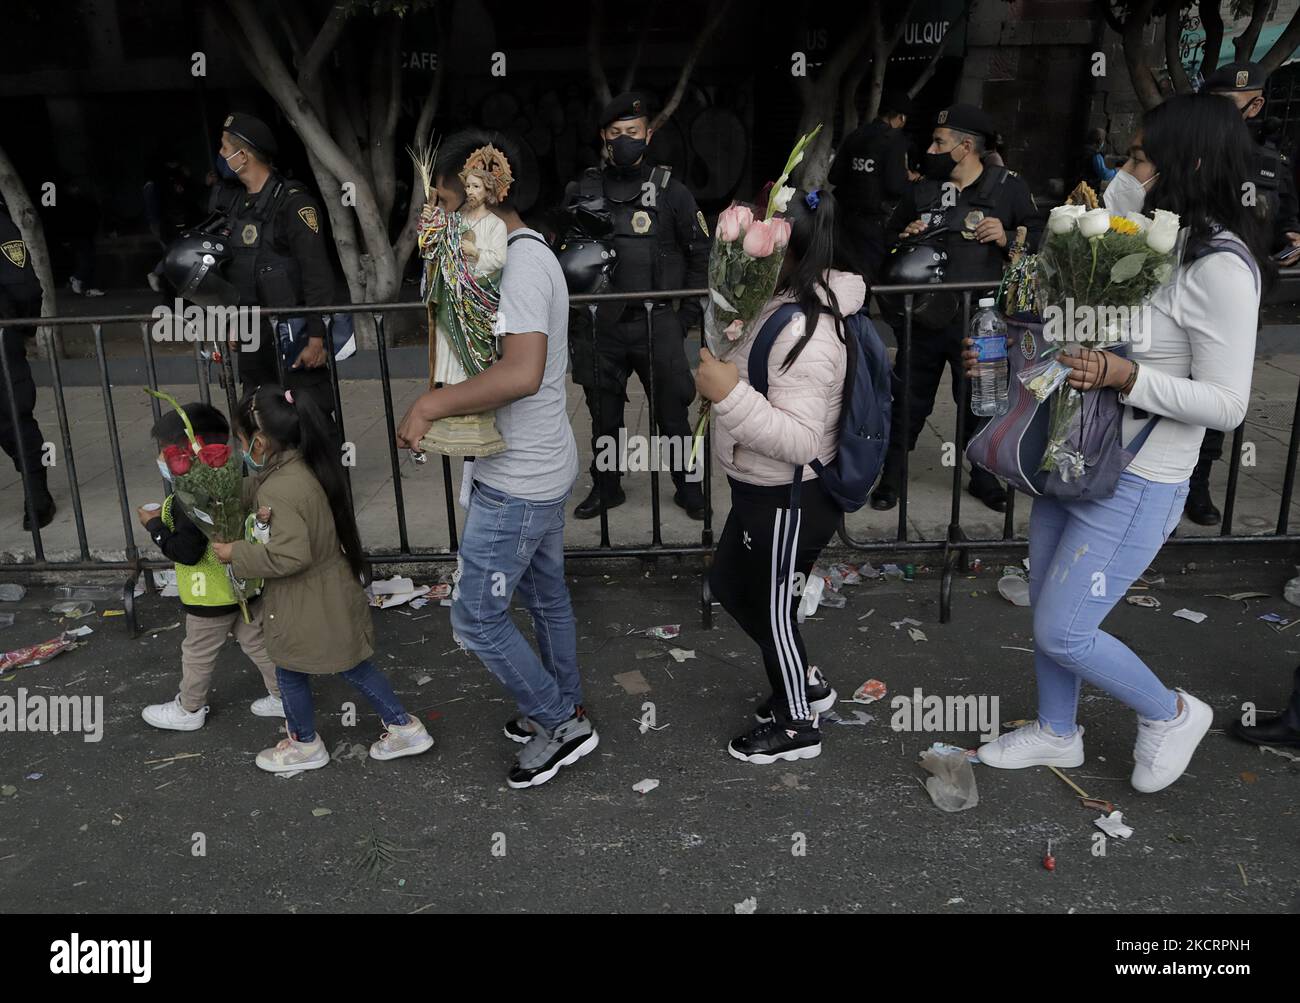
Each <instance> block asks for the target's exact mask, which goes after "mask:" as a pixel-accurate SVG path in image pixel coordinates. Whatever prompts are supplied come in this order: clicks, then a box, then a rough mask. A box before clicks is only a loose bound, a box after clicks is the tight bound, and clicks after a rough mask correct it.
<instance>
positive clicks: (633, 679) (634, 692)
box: [614, 669, 650, 696]
mask: <svg viewBox="0 0 1300 1003" xmlns="http://www.w3.org/2000/svg"><path fill="white" fill-rule="evenodd" d="M614 682H616V683H618V684H619V685H620V686H622V687H623V690H624V692H626V693H627V694H628V695H629V696H640V695H641V694H642V693H649V692H650V684H649V683H648V682H646V678H645V676H643V675H641V672H640V670H639V669H633V670H632V671H631V672H619V673H616V674H615V676H614Z"/></svg>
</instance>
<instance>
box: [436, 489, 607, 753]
mask: <svg viewBox="0 0 1300 1003" xmlns="http://www.w3.org/2000/svg"><path fill="white" fill-rule="evenodd" d="M567 500H568V495H567V494H566V495H565V496H564V497H563V498H557V499H555V500H553V501H546V502H534V501H528V500H526V499H523V498H515V497H514V496H512V495H508V494H506V493H505V492H503V491H498V490H496V489H495V488H490V487H487V486H486V485H483V484H480V483H479V482H478V481H475V482H474V488H473V491H472V493H471V494H470V499H469V513H468V515H467V516H466V518H465V533H464V536H463V537H462V539H461V543H460V556H459V558H458V562H457V564H458V568H457V575H458V577H457V581H456V588H455V591H454V593H453V596H452V603H451V626H452V629H453V630H454V631H455V632H456V636H457V637H458V638H460V640H461V641H462V642H463V643H464V645H465V647H466V648H467V649H468V650H470V651H472V652H474V653H475V654H476V655H478V657H479V658H480V659H481V660H482V662H483V664H484V665H486V666H487V667H488V669H489V670H491V672H492V674H493V675H495V676H496V677H497V678H498V679H500V680H501V682H502V683H504V684H505V687H506V689H508V690H509V691H510V692H511V694H512V695H513V696H514V698H515V701H516V702H517V703H518V705H519V710H520V713H522V714H526V715H527V716H528V717H531V718H533V719H534V720H536V721H539V722H540V723H541V724H542V725H543V726H544V727H546V728H547V729H553V728H555V727H556V726H557V725H560V724H563V723H564V722H565V721H567V720H569V718H571V717H573V714H574V710H575V708H576V707H577V705H578V704H580V703H582V683H581V681H580V680H579V678H578V630H577V625H576V624H575V622H574V619H573V606H572V604H571V603H570V601H569V587H568V585H567V584H566V583H565V581H564V506H565V503H566V501H567ZM516 589H518V590H519V595H520V598H521V599H522V600H523V603H524V605H525V606H526V607H527V608H528V611H529V613H531V614H532V618H533V629H534V631H535V632H536V634H537V648H538V652H540V653H541V657H540V658H539V657H538V652H535V651H533V649H532V647H531V646H530V645H529V644H528V642H527V640H525V639H524V635H523V634H521V633H520V632H519V628H518V627H516V626H515V624H514V621H513V620H512V619H511V618H510V600H511V598H512V597H513V596H514V594H515V590H516Z"/></svg>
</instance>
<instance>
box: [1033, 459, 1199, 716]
mask: <svg viewBox="0 0 1300 1003" xmlns="http://www.w3.org/2000/svg"><path fill="white" fill-rule="evenodd" d="M1186 497H1187V482H1186V481H1183V482H1182V483H1181V484H1161V483H1158V482H1156V481H1149V480H1147V479H1146V478H1144V477H1139V476H1137V475H1136V474H1131V473H1128V472H1127V471H1125V472H1124V473H1123V474H1121V475H1120V478H1119V486H1118V487H1117V488H1116V490H1115V494H1114V495H1112V496H1111V497H1110V498H1107V499H1104V500H1102V501H1082V502H1061V501H1057V500H1055V499H1053V498H1035V499H1034V507H1033V511H1032V512H1031V513H1030V516H1029V600H1030V604H1031V605H1032V606H1033V608H1034V670H1035V672H1036V673H1037V676H1038V720H1039V723H1040V724H1042V725H1044V726H1046V727H1047V728H1049V729H1051V731H1052V732H1053V733H1054V734H1056V735H1060V736H1062V737H1065V736H1068V735H1072V734H1074V728H1075V716H1076V712H1077V711H1078V708H1079V686H1080V684H1081V683H1082V682H1084V681H1087V682H1089V683H1091V684H1092V685H1094V686H1096V687H1097V688H1098V689H1102V690H1105V691H1106V692H1107V693H1109V694H1110V695H1111V696H1113V697H1115V699H1117V700H1120V701H1123V702H1124V703H1126V704H1128V705H1129V706H1130V707H1132V708H1133V709H1134V710H1135V711H1137V712H1138V714H1140V715H1141V716H1142V717H1145V718H1148V719H1151V720H1156V721H1168V720H1170V719H1172V718H1174V717H1175V716H1177V713H1178V696H1177V694H1176V693H1174V691H1173V690H1171V689H1169V687H1167V686H1165V685H1164V684H1163V683H1162V682H1160V680H1159V679H1157V678H1156V676H1155V673H1153V672H1152V671H1151V670H1150V669H1149V668H1148V667H1147V666H1146V663H1145V662H1143V661H1142V659H1140V658H1138V656H1137V655H1135V654H1134V653H1133V651H1132V650H1131V649H1130V648H1129V647H1128V646H1127V645H1125V644H1123V643H1121V642H1120V641H1118V640H1116V639H1115V638H1114V637H1111V636H1110V635H1109V634H1107V633H1105V632H1104V631H1103V630H1101V629H1100V626H1101V622H1102V620H1104V619H1105V618H1106V614H1108V613H1109V612H1110V611H1111V610H1112V609H1113V608H1114V606H1115V604H1116V603H1117V602H1119V601H1120V599H1122V598H1123V597H1124V594H1125V593H1126V592H1127V591H1128V587H1129V586H1130V585H1132V584H1133V582H1134V581H1136V579H1137V577H1138V576H1139V575H1140V574H1142V572H1144V571H1145V570H1146V569H1147V568H1148V567H1149V566H1150V565H1151V560H1152V559H1153V558H1154V557H1155V556H1156V554H1157V553H1159V551H1160V548H1161V547H1162V546H1163V545H1164V542H1165V540H1167V539H1168V538H1169V534H1170V533H1172V532H1173V531H1174V527H1175V526H1177V525H1178V520H1179V518H1180V517H1181V516H1182V512H1183V501H1184V499H1186Z"/></svg>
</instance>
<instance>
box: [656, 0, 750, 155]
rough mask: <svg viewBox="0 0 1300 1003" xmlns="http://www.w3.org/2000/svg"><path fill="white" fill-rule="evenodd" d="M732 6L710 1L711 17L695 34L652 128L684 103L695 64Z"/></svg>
mask: <svg viewBox="0 0 1300 1003" xmlns="http://www.w3.org/2000/svg"><path fill="white" fill-rule="evenodd" d="M730 6H731V0H713V2H712V3H710V5H709V7H710V13H709V17H708V18H707V19H706V20H705V22H704V24H703V26H702V27H701V28H700V30H699V32H698V33H696V35H695V41H694V42H693V43H691V51H690V52H689V53H687V55H686V61H685V62H684V63H682V71H681V73H679V74H678V75H677V86H675V87H674V88H673V93H672V96H671V97H670V98H669V99H668V102H667V104H665V105H664V106H663V109H662V110H661V111H660V112H659V114H658V115H656V116H655V117H654V121H653V122H651V123H650V128H652V129H658V128H659V127H660V126H661V125H663V124H664V123H665V122H667V121H668V120H669V119H670V118H672V115H673V112H675V111H676V110H677V106H678V105H679V104H681V103H682V95H684V94H685V93H686V85H687V84H688V83H690V80H691V74H692V73H694V72H695V64H696V63H698V62H699V61H700V54H701V53H702V52H703V51H704V46H705V45H707V44H708V41H709V38H710V37H711V36H712V35H713V33H714V32H715V31H717V30H718V25H720V24H721V23H722V19H723V17H724V16H725V15H726V13H727V8H728V7H730Z"/></svg>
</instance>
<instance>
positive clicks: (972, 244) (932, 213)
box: [909, 166, 1013, 282]
mask: <svg viewBox="0 0 1300 1003" xmlns="http://www.w3.org/2000/svg"><path fill="white" fill-rule="evenodd" d="M1012 176H1013V175H1012V174H1011V172H1010V171H1008V170H1007V169H1006V168H1005V167H997V166H993V167H985V168H984V172H983V173H982V174H981V175H980V178H979V180H978V181H977V182H976V183H975V184H974V185H973V186H971V187H968V188H966V189H964V190H962V191H956V190H955V188H954V189H953V192H954V194H955V195H956V202H955V204H953V205H944V204H943V202H944V193H945V189H944V186H943V183H942V182H939V181H931V180H929V179H926V180H924V181H918V182H917V185H916V207H917V209H919V210H920V212H921V219H922V221H923V222H925V223H926V225H927V226H930V227H945V228H946V230H947V232H946V233H943V234H940V235H938V236H936V237H935V241H934V243H935V246H941V247H942V248H943V249H944V250H945V251H947V252H948V267H947V269H946V272H945V276H944V277H945V278H946V279H947V280H948V281H949V282H974V281H976V280H979V279H992V280H994V281H996V280H998V279H1000V278H1001V276H1002V269H1003V267H1004V266H1005V264H1006V259H1005V258H1004V257H1003V254H1002V248H1000V247H998V245H997V244H995V243H993V242H991V241H990V242H989V243H987V244H981V243H979V242H978V241H976V240H973V239H968V238H966V237H963V236H962V232H963V231H964V230H965V229H966V218H967V217H968V216H970V214H972V213H977V212H978V213H982V214H983V215H984V216H997V215H998V214H997V212H995V211H994V210H995V209H996V207H997V206H998V204H999V202H1000V200H1001V199H1002V198H1004V197H1005V188H1004V185H1005V184H1006V181H1007V179H1008V178H1010V177H1012ZM909 222H910V221H909ZM1009 238H1010V235H1009V234H1008V239H1009ZM926 243H929V242H928V241H927V242H926Z"/></svg>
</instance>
